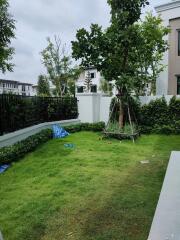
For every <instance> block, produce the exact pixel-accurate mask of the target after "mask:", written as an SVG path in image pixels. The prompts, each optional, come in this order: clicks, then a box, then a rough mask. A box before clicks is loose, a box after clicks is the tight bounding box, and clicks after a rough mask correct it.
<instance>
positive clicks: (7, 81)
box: [0, 79, 33, 86]
mask: <svg viewBox="0 0 180 240" xmlns="http://www.w3.org/2000/svg"><path fill="white" fill-rule="evenodd" d="M0 82H2V83H13V84H19V85H27V86H32V85H33V84H31V83H23V82H19V81H16V80H7V79H0Z"/></svg>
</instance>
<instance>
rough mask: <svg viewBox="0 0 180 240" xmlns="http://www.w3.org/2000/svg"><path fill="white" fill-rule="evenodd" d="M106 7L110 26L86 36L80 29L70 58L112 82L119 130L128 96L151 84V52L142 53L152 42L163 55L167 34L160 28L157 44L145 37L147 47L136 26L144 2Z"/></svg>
mask: <svg viewBox="0 0 180 240" xmlns="http://www.w3.org/2000/svg"><path fill="white" fill-rule="evenodd" d="M108 4H109V5H110V7H111V23H110V26H109V27H108V28H107V29H105V30H103V29H102V27H101V26H98V25H97V24H92V25H91V28H90V31H89V32H88V31H87V30H85V29H84V28H83V29H80V30H78V32H77V34H76V41H73V42H72V50H73V57H74V58H75V59H76V60H78V59H81V65H82V66H84V67H88V66H95V67H96V68H97V70H98V71H100V72H101V73H102V75H103V76H104V77H105V79H106V80H109V81H112V80H114V81H115V85H116V88H117V90H118V99H119V125H120V128H123V126H124V109H125V105H126V104H127V102H128V99H129V97H130V96H131V94H132V92H136V93H138V92H139V91H137V89H138V90H139V89H141V90H142V89H143V88H144V86H145V84H146V83H149V82H151V81H152V76H151V78H150V77H149V75H148V69H149V67H150V64H152V61H153V58H152V52H151V51H149V54H148V55H145V54H144V53H142V49H143V50H144V49H146V48H148V47H149V44H151V43H152V42H154V43H156V48H157V52H158V50H159V49H158V44H161V45H162V47H161V49H162V51H165V49H167V42H166V41H164V40H163V36H164V35H165V34H167V33H168V29H166V28H163V27H161V29H160V30H159V31H161V30H163V32H162V34H161V36H160V37H159V38H160V41H159V39H157V37H156V36H155V34H154V35H152V36H151V38H150V36H149V38H148V41H150V43H149V42H147V41H146V40H147V38H146V39H144V34H143V33H145V31H143V30H142V26H141V24H138V21H139V20H140V16H141V11H142V8H143V7H145V6H146V5H147V4H149V3H148V1H147V0H128V1H127V0H121V1H119V0H108ZM146 20H147V22H148V21H149V19H146ZM153 27H155V25H154V24H153ZM158 27H159V25H158V26H156V28H158ZM150 28H151V27H150ZM152 30H153V29H151V30H149V31H150V32H152ZM154 33H155V31H154ZM152 45H153V44H152ZM153 46H154V45H153ZM141 54H142V55H141ZM159 60H160V58H159Z"/></svg>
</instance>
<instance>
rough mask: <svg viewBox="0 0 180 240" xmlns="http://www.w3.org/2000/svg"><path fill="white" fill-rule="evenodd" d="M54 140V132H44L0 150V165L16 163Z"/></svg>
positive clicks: (48, 130)
mask: <svg viewBox="0 0 180 240" xmlns="http://www.w3.org/2000/svg"><path fill="white" fill-rule="evenodd" d="M51 138H52V130H50V129H47V130H42V131H41V132H40V133H37V134H35V135H33V136H30V137H28V138H26V139H25V140H22V141H20V142H18V143H16V144H14V145H12V146H8V147H3V148H0V165H2V164H9V163H11V162H15V161H17V160H18V159H20V158H22V157H24V156H25V155H26V154H27V153H29V152H31V151H33V150H35V149H36V148H37V147H38V146H39V145H40V144H42V143H45V142H47V141H48V140H49V139H51Z"/></svg>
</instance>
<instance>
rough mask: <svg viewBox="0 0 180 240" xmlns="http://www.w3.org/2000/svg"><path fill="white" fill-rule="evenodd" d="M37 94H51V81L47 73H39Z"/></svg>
mask: <svg viewBox="0 0 180 240" xmlns="http://www.w3.org/2000/svg"><path fill="white" fill-rule="evenodd" d="M37 94H38V96H41V97H49V96H51V93H50V85H49V81H48V79H47V77H46V76H45V75H39V77H38V86H37Z"/></svg>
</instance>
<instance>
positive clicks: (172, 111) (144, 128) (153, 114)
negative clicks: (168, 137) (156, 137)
mask: <svg viewBox="0 0 180 240" xmlns="http://www.w3.org/2000/svg"><path fill="white" fill-rule="evenodd" d="M139 124H140V129H141V132H142V133H157V134H180V99H176V97H173V98H172V99H171V100H170V102H169V104H167V102H166V100H165V98H164V97H163V98H161V99H157V100H154V101H151V102H150V103H149V104H146V105H144V106H142V107H141V109H140V115H139Z"/></svg>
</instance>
